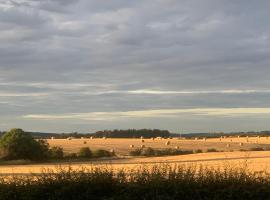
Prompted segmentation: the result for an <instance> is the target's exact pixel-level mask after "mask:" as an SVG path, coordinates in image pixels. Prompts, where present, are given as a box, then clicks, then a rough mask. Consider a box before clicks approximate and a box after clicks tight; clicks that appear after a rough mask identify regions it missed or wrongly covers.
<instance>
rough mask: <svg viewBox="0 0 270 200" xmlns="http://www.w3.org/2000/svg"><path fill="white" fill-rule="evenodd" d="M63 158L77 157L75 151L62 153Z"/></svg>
mask: <svg viewBox="0 0 270 200" xmlns="http://www.w3.org/2000/svg"><path fill="white" fill-rule="evenodd" d="M64 157H65V158H77V154H76V153H68V154H66V155H64Z"/></svg>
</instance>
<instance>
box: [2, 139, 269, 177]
mask: <svg viewBox="0 0 270 200" xmlns="http://www.w3.org/2000/svg"><path fill="white" fill-rule="evenodd" d="M168 141H169V142H168ZM48 143H49V145H50V146H61V147H63V149H64V151H65V153H72V152H74V153H75V152H78V151H79V149H80V148H81V147H90V149H91V150H96V149H106V150H114V152H115V153H116V155H117V156H118V158H117V159H115V158H114V159H101V160H93V161H85V162H69V163H67V162H59V163H43V164H30V165H3V166H0V173H2V174H8V173H15V174H16V173H17V174H25V173H40V172H42V171H43V170H44V169H50V170H55V169H56V167H57V166H58V167H59V166H61V167H69V166H71V167H72V168H74V169H76V168H81V167H86V168H87V167H92V166H100V167H104V166H106V167H111V168H113V169H116V170H119V169H125V170H130V169H133V168H138V167H141V166H151V165H156V164H160V163H163V164H164V163H165V164H170V165H173V164H184V165H204V166H207V167H214V168H224V167H227V166H229V167H248V169H249V170H252V171H256V172H260V171H269V172H270V168H269V167H270V166H269V165H270V138H269V139H268V137H249V138H247V137H240V138H238V137H231V138H213V139H179V138H172V139H154V140H153V139H143V141H142V140H141V139H112V138H107V139H102V138H94V139H90V138H82V139H49V140H48ZM130 145H133V147H131V146H130ZM141 145H144V146H145V147H152V148H154V149H166V148H176V147H177V148H179V149H181V150H197V149H201V150H202V151H203V153H197V154H190V155H177V156H163V157H130V156H128V154H129V151H131V150H132V149H136V148H140V147H141ZM210 148H211V149H213V148H214V149H216V150H217V151H219V152H212V153H209V152H208V153H206V151H207V149H210ZM252 148H263V149H264V150H265V151H250V150H251V149H252Z"/></svg>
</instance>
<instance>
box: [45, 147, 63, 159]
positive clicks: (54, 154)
mask: <svg viewBox="0 0 270 200" xmlns="http://www.w3.org/2000/svg"><path fill="white" fill-rule="evenodd" d="M49 155H50V158H52V159H62V158H63V157H64V151H63V148H62V147H58V146H54V147H52V148H50V150H49Z"/></svg>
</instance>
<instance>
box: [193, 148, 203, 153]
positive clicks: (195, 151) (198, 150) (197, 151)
mask: <svg viewBox="0 0 270 200" xmlns="http://www.w3.org/2000/svg"><path fill="white" fill-rule="evenodd" d="M193 152H194V153H203V150H201V149H196V150H194V151H193Z"/></svg>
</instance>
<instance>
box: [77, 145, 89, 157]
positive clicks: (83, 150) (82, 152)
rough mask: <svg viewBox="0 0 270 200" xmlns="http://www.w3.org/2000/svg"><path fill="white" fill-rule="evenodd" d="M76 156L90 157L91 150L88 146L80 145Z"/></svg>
mask: <svg viewBox="0 0 270 200" xmlns="http://www.w3.org/2000/svg"><path fill="white" fill-rule="evenodd" d="M78 157H81V158H91V157H92V151H91V150H90V149H89V147H82V148H81V149H80V151H79V153H78Z"/></svg>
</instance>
